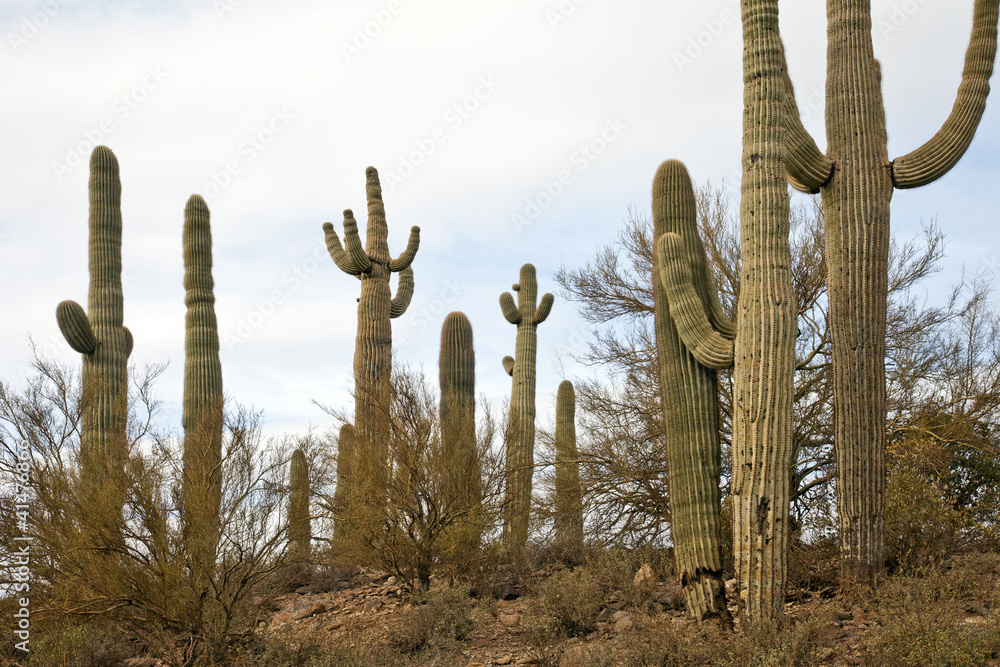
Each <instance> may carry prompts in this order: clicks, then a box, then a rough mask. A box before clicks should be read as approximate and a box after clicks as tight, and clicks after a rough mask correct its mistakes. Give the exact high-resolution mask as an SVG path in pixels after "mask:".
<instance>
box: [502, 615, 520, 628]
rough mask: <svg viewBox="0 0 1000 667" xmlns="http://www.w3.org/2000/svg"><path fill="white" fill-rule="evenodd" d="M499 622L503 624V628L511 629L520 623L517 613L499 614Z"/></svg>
mask: <svg viewBox="0 0 1000 667" xmlns="http://www.w3.org/2000/svg"><path fill="white" fill-rule="evenodd" d="M500 622H501V623H503V625H504V627H508V628H513V627H515V626H516V625H518V624H520V622H521V615H520V614H517V613H512V614H504V613H501V614H500Z"/></svg>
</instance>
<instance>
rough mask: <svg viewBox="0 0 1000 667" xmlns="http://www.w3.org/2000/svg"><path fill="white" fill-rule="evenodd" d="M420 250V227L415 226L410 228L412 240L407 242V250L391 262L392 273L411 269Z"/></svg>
mask: <svg viewBox="0 0 1000 667" xmlns="http://www.w3.org/2000/svg"><path fill="white" fill-rule="evenodd" d="M419 249H420V227H417V226H416V225H414V226H413V227H411V228H410V240H409V241H407V242H406V250H404V251H403V254H401V255H400V256H399V257H397V258H396V259H394V260H392V261H390V262H389V270H390V271H402V270H404V269H407V268H409V266H410V264H411V263H413V258H414V257H416V256H417V250H419Z"/></svg>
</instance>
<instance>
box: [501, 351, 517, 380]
mask: <svg viewBox="0 0 1000 667" xmlns="http://www.w3.org/2000/svg"><path fill="white" fill-rule="evenodd" d="M502 362H503V369H504V371H505V372H506V373H507V375H509V376H511V377H514V357H512V356H510V355H509V354H508V355H507V356H506V357H504V358H503V359H502Z"/></svg>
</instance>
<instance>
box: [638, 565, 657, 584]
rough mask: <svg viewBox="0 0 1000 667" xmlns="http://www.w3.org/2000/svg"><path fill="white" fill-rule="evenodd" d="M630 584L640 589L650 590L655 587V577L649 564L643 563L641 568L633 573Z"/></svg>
mask: <svg viewBox="0 0 1000 667" xmlns="http://www.w3.org/2000/svg"><path fill="white" fill-rule="evenodd" d="M632 583H633V584H635V585H636V586H638V587H640V588H652V587H653V586H655V585H656V575H655V574H653V568H652V567H651V566H650V565H649V563H643V564H642V567H640V568H639V570H638V571H637V572H636V573H635V577H634V578H633V579H632Z"/></svg>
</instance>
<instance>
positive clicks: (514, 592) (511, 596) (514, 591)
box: [500, 584, 521, 600]
mask: <svg viewBox="0 0 1000 667" xmlns="http://www.w3.org/2000/svg"><path fill="white" fill-rule="evenodd" d="M519 597H521V587H520V586H512V585H511V584H504V586H503V588H501V589H500V599H501V600H516V599H518V598H519Z"/></svg>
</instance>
